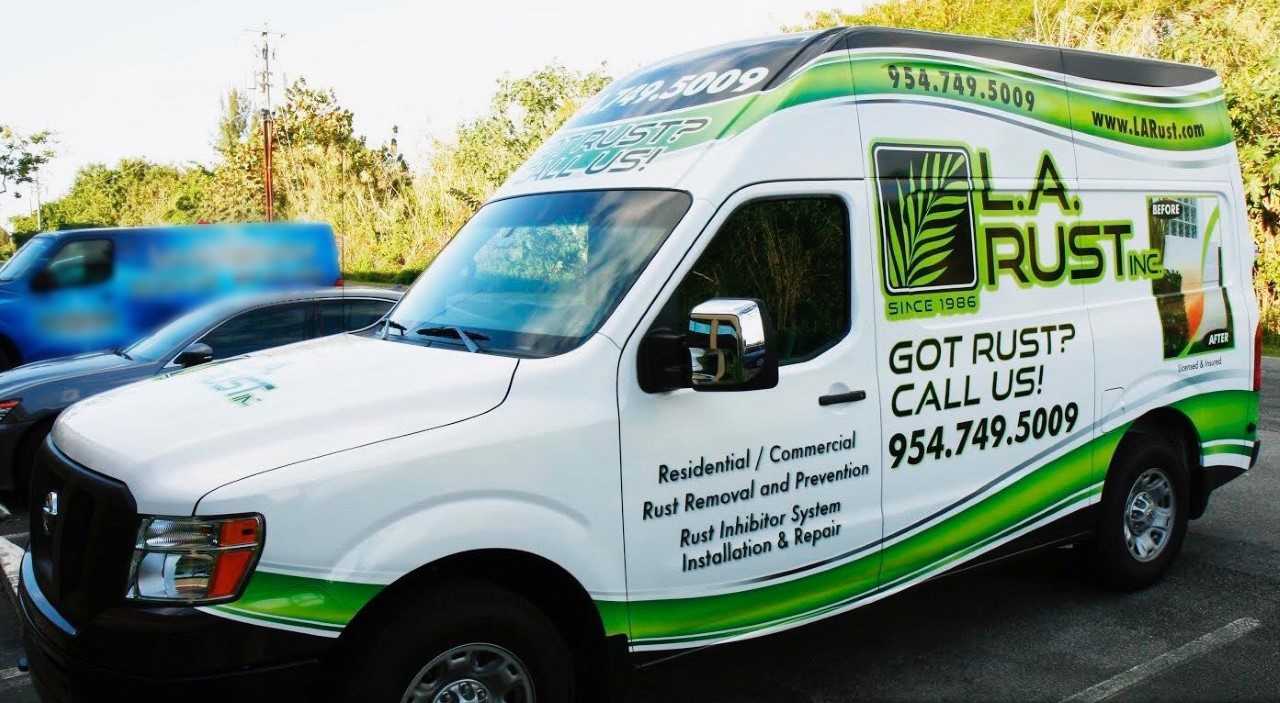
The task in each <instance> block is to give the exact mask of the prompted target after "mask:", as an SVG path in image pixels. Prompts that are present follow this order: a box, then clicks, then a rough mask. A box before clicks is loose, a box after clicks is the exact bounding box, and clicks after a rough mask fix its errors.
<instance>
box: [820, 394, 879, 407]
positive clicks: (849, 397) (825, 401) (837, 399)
mask: <svg viewBox="0 0 1280 703" xmlns="http://www.w3.org/2000/svg"><path fill="white" fill-rule="evenodd" d="M866 399H867V392H866V391H849V392H848V393H832V394H831V395H820V396H818V405H824V406H825V405H839V404H841V403H856V402H858V401H859V400H866Z"/></svg>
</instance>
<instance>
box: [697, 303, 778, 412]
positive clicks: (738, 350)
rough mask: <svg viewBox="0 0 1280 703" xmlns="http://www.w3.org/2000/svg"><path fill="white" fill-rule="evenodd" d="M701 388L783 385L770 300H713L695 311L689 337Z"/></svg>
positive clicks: (744, 388) (753, 388)
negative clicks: (779, 378)
mask: <svg viewBox="0 0 1280 703" xmlns="http://www.w3.org/2000/svg"><path fill="white" fill-rule="evenodd" d="M687 344H688V346H689V355H690V357H691V363H692V366H693V370H692V374H691V380H692V382H693V389H694V390H697V391H748V390H759V389H764V388H773V387H774V386H776V385H778V350H777V345H776V344H775V342H774V338H773V325H772V324H771V321H770V320H769V314H768V312H767V311H766V310H765V307H764V303H763V302H762V301H760V300H756V299H754V298H713V299H711V300H708V301H706V302H705V303H702V304H700V305H698V306H696V307H694V308H693V310H692V311H690V313H689V334H688V337H687Z"/></svg>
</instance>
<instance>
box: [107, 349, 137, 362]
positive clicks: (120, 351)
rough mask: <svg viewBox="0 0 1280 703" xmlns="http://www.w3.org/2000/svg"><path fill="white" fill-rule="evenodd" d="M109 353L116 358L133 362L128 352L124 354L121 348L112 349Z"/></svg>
mask: <svg viewBox="0 0 1280 703" xmlns="http://www.w3.org/2000/svg"><path fill="white" fill-rule="evenodd" d="M111 353H112V354H115V355H116V356H123V357H124V358H126V359H128V360H129V361H133V357H132V356H129V353H128V352H126V351H125V350H124V349H123V348H117V349H112V350H111Z"/></svg>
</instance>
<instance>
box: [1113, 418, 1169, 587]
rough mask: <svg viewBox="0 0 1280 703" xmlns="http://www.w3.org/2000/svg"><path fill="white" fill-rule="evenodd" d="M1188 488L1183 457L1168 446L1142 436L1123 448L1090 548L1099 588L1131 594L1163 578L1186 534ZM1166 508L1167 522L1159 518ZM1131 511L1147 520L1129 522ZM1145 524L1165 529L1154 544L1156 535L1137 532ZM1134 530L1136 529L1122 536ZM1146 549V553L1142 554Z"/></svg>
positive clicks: (1117, 455)
mask: <svg viewBox="0 0 1280 703" xmlns="http://www.w3.org/2000/svg"><path fill="white" fill-rule="evenodd" d="M1139 481H1141V482H1142V485H1141V486H1139V485H1138V483H1139ZM1161 481H1163V482H1165V484H1166V485H1167V487H1168V489H1169V491H1168V493H1169V494H1166V493H1165V492H1164V490H1163V489H1162V488H1160V485H1161ZM1190 485H1191V481H1190V476H1189V469H1188V468H1187V460H1186V457H1185V455H1184V454H1183V452H1182V451H1180V450H1179V449H1178V448H1177V447H1176V446H1175V445H1174V444H1173V443H1172V442H1170V441H1168V440H1167V439H1165V438H1162V437H1158V436H1156V435H1147V434H1143V435H1134V436H1132V437H1129V438H1127V439H1126V440H1125V441H1124V442H1122V443H1121V445H1120V448H1119V450H1118V451H1117V452H1116V456H1115V459H1114V460H1113V461H1112V465H1111V469H1110V470H1109V471H1108V472H1107V482H1106V485H1105V486H1104V487H1103V491H1102V503H1101V506H1100V509H1101V512H1100V514H1099V516H1098V534H1097V537H1096V539H1095V540H1094V542H1093V544H1092V545H1091V546H1092V557H1093V558H1092V561H1093V564H1094V567H1095V570H1096V574H1097V577H1098V580H1099V582H1100V583H1101V585H1103V586H1105V587H1107V588H1111V589H1114V590H1120V591H1133V590H1138V589H1142V588H1146V587H1148V586H1150V585H1152V584H1154V583H1155V582H1157V581H1159V580H1160V578H1161V577H1162V576H1164V573H1165V572H1166V571H1168V569H1169V566H1170V565H1171V564H1172V563H1173V560H1174V559H1175V558H1176V557H1177V556H1178V551H1179V550H1181V549H1182V541H1183V539H1184V538H1185V537H1186V535H1187V519H1188V517H1189V515H1190V512H1191V500H1190V497H1191V496H1190V493H1191V491H1190ZM1170 494H1171V495H1170ZM1166 495H1167V499H1165V498H1164V497H1165V496H1166ZM1144 496H1145V497H1146V499H1144ZM1153 498H1155V500H1152V499H1153ZM1165 503H1167V508H1168V509H1171V510H1172V516H1171V518H1160V517H1157V516H1158V515H1159V514H1161V513H1163V510H1164V508H1162V507H1161V505H1163V504H1165ZM1131 508H1133V512H1132V514H1133V516H1141V515H1146V516H1147V517H1142V518H1137V517H1135V519H1134V521H1130V509H1131ZM1148 520H1150V522H1148ZM1144 524H1150V525H1158V524H1166V525H1167V529H1165V530H1163V531H1164V532H1165V534H1164V536H1163V537H1162V538H1160V539H1158V540H1157V539H1155V535H1156V533H1157V532H1159V531H1160V530H1159V529H1147V530H1145V531H1144V530H1142V529H1141V528H1142V525H1144ZM1132 526H1136V527H1137V528H1138V529H1128V531H1126V529H1127V528H1131V527H1132ZM1138 536H1141V537H1138ZM1144 549H1145V552H1146V553H1145V554H1142V552H1144Z"/></svg>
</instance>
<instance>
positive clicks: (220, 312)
mask: <svg viewBox="0 0 1280 703" xmlns="http://www.w3.org/2000/svg"><path fill="white" fill-rule="evenodd" d="M227 307H228V306H226V305H222V304H217V303H215V304H213V305H205V306H204V307H200V308H196V309H195V310H192V311H191V312H189V313H187V314H185V315H183V316H182V317H179V318H178V319H176V320H174V321H173V322H170V323H169V324H167V325H165V326H164V327H161V328H160V329H158V330H156V331H155V332H152V333H151V334H149V335H147V336H145V337H143V338H142V339H139V340H138V341H136V342H134V343H133V345H132V346H130V347H128V348H127V349H125V350H124V353H125V354H127V355H129V357H130V358H133V359H141V360H143V361H160V360H162V359H165V358H167V357H169V356H171V355H174V354H177V353H178V352H180V351H182V350H181V349H179V348H178V346H179V345H181V344H182V343H183V342H185V341H187V340H188V339H190V338H191V337H193V336H195V335H197V334H199V333H200V332H201V331H203V330H205V329H207V328H209V327H211V326H212V325H214V324H215V323H217V322H218V321H220V320H222V318H224V317H226V316H227V313H228V309H227Z"/></svg>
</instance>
